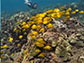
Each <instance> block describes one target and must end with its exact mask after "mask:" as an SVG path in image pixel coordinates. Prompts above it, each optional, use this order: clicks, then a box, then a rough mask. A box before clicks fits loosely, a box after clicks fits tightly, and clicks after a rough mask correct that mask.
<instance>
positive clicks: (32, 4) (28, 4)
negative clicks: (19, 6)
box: [25, 0, 37, 9]
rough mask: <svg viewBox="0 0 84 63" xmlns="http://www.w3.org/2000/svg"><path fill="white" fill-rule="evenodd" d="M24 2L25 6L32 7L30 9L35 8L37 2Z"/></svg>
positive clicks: (27, 0) (26, 0)
mask: <svg viewBox="0 0 84 63" xmlns="http://www.w3.org/2000/svg"><path fill="white" fill-rule="evenodd" d="M25 4H26V5H27V6H29V7H30V8H32V9H37V3H32V2H31V1H29V0H25Z"/></svg>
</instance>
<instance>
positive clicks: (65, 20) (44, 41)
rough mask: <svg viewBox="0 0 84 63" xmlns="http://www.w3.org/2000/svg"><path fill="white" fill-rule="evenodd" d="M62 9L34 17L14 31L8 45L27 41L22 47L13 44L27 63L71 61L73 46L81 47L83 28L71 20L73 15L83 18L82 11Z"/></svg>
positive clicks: (76, 21)
mask: <svg viewBox="0 0 84 63" xmlns="http://www.w3.org/2000/svg"><path fill="white" fill-rule="evenodd" d="M63 9H64V7H61V10H60V9H58V8H55V9H53V10H48V11H46V12H44V13H40V14H36V16H32V17H31V18H30V19H28V20H27V21H24V22H21V23H19V25H18V26H17V27H16V28H14V34H12V37H9V42H14V41H15V40H19V41H21V40H25V39H26V41H25V42H26V43H25V44H24V45H23V43H22V41H21V43H19V42H16V44H17V46H18V47H21V46H22V48H21V52H20V55H21V58H22V59H23V60H25V61H26V62H28V63H33V62H35V63H37V62H39V63H45V62H47V63H59V62H63V61H67V60H70V56H71V55H73V53H72V48H73V45H74V46H76V47H84V28H83V27H82V25H81V24H80V23H79V21H78V20H77V18H75V17H74V18H72V16H74V15H76V14H84V11H79V10H78V9H75V10H74V11H73V10H72V9H71V8H68V9H67V10H63ZM16 24H18V22H17V23H16ZM1 48H8V46H7V45H5V46H4V45H3V46H1ZM12 56H13V55H12ZM17 58H18V57H17ZM18 59H19V58H18ZM57 59H58V60H57ZM23 60H20V61H16V60H15V59H14V62H18V63H19V62H21V63H23Z"/></svg>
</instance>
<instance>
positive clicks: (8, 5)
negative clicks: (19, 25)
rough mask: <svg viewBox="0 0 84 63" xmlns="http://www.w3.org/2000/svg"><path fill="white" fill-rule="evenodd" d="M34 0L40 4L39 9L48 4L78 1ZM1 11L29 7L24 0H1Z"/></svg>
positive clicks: (75, 0)
mask: <svg viewBox="0 0 84 63" xmlns="http://www.w3.org/2000/svg"><path fill="white" fill-rule="evenodd" d="M31 1H32V2H36V3H37V4H38V9H40V8H42V7H46V6H50V5H51V6H53V5H54V6H55V5H56V4H57V3H60V4H61V5H63V4H67V3H71V2H77V0H31ZM1 8H2V10H1V11H5V12H13V11H18V10H24V9H27V8H28V7H27V6H26V5H25V3H24V0H2V1H1Z"/></svg>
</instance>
